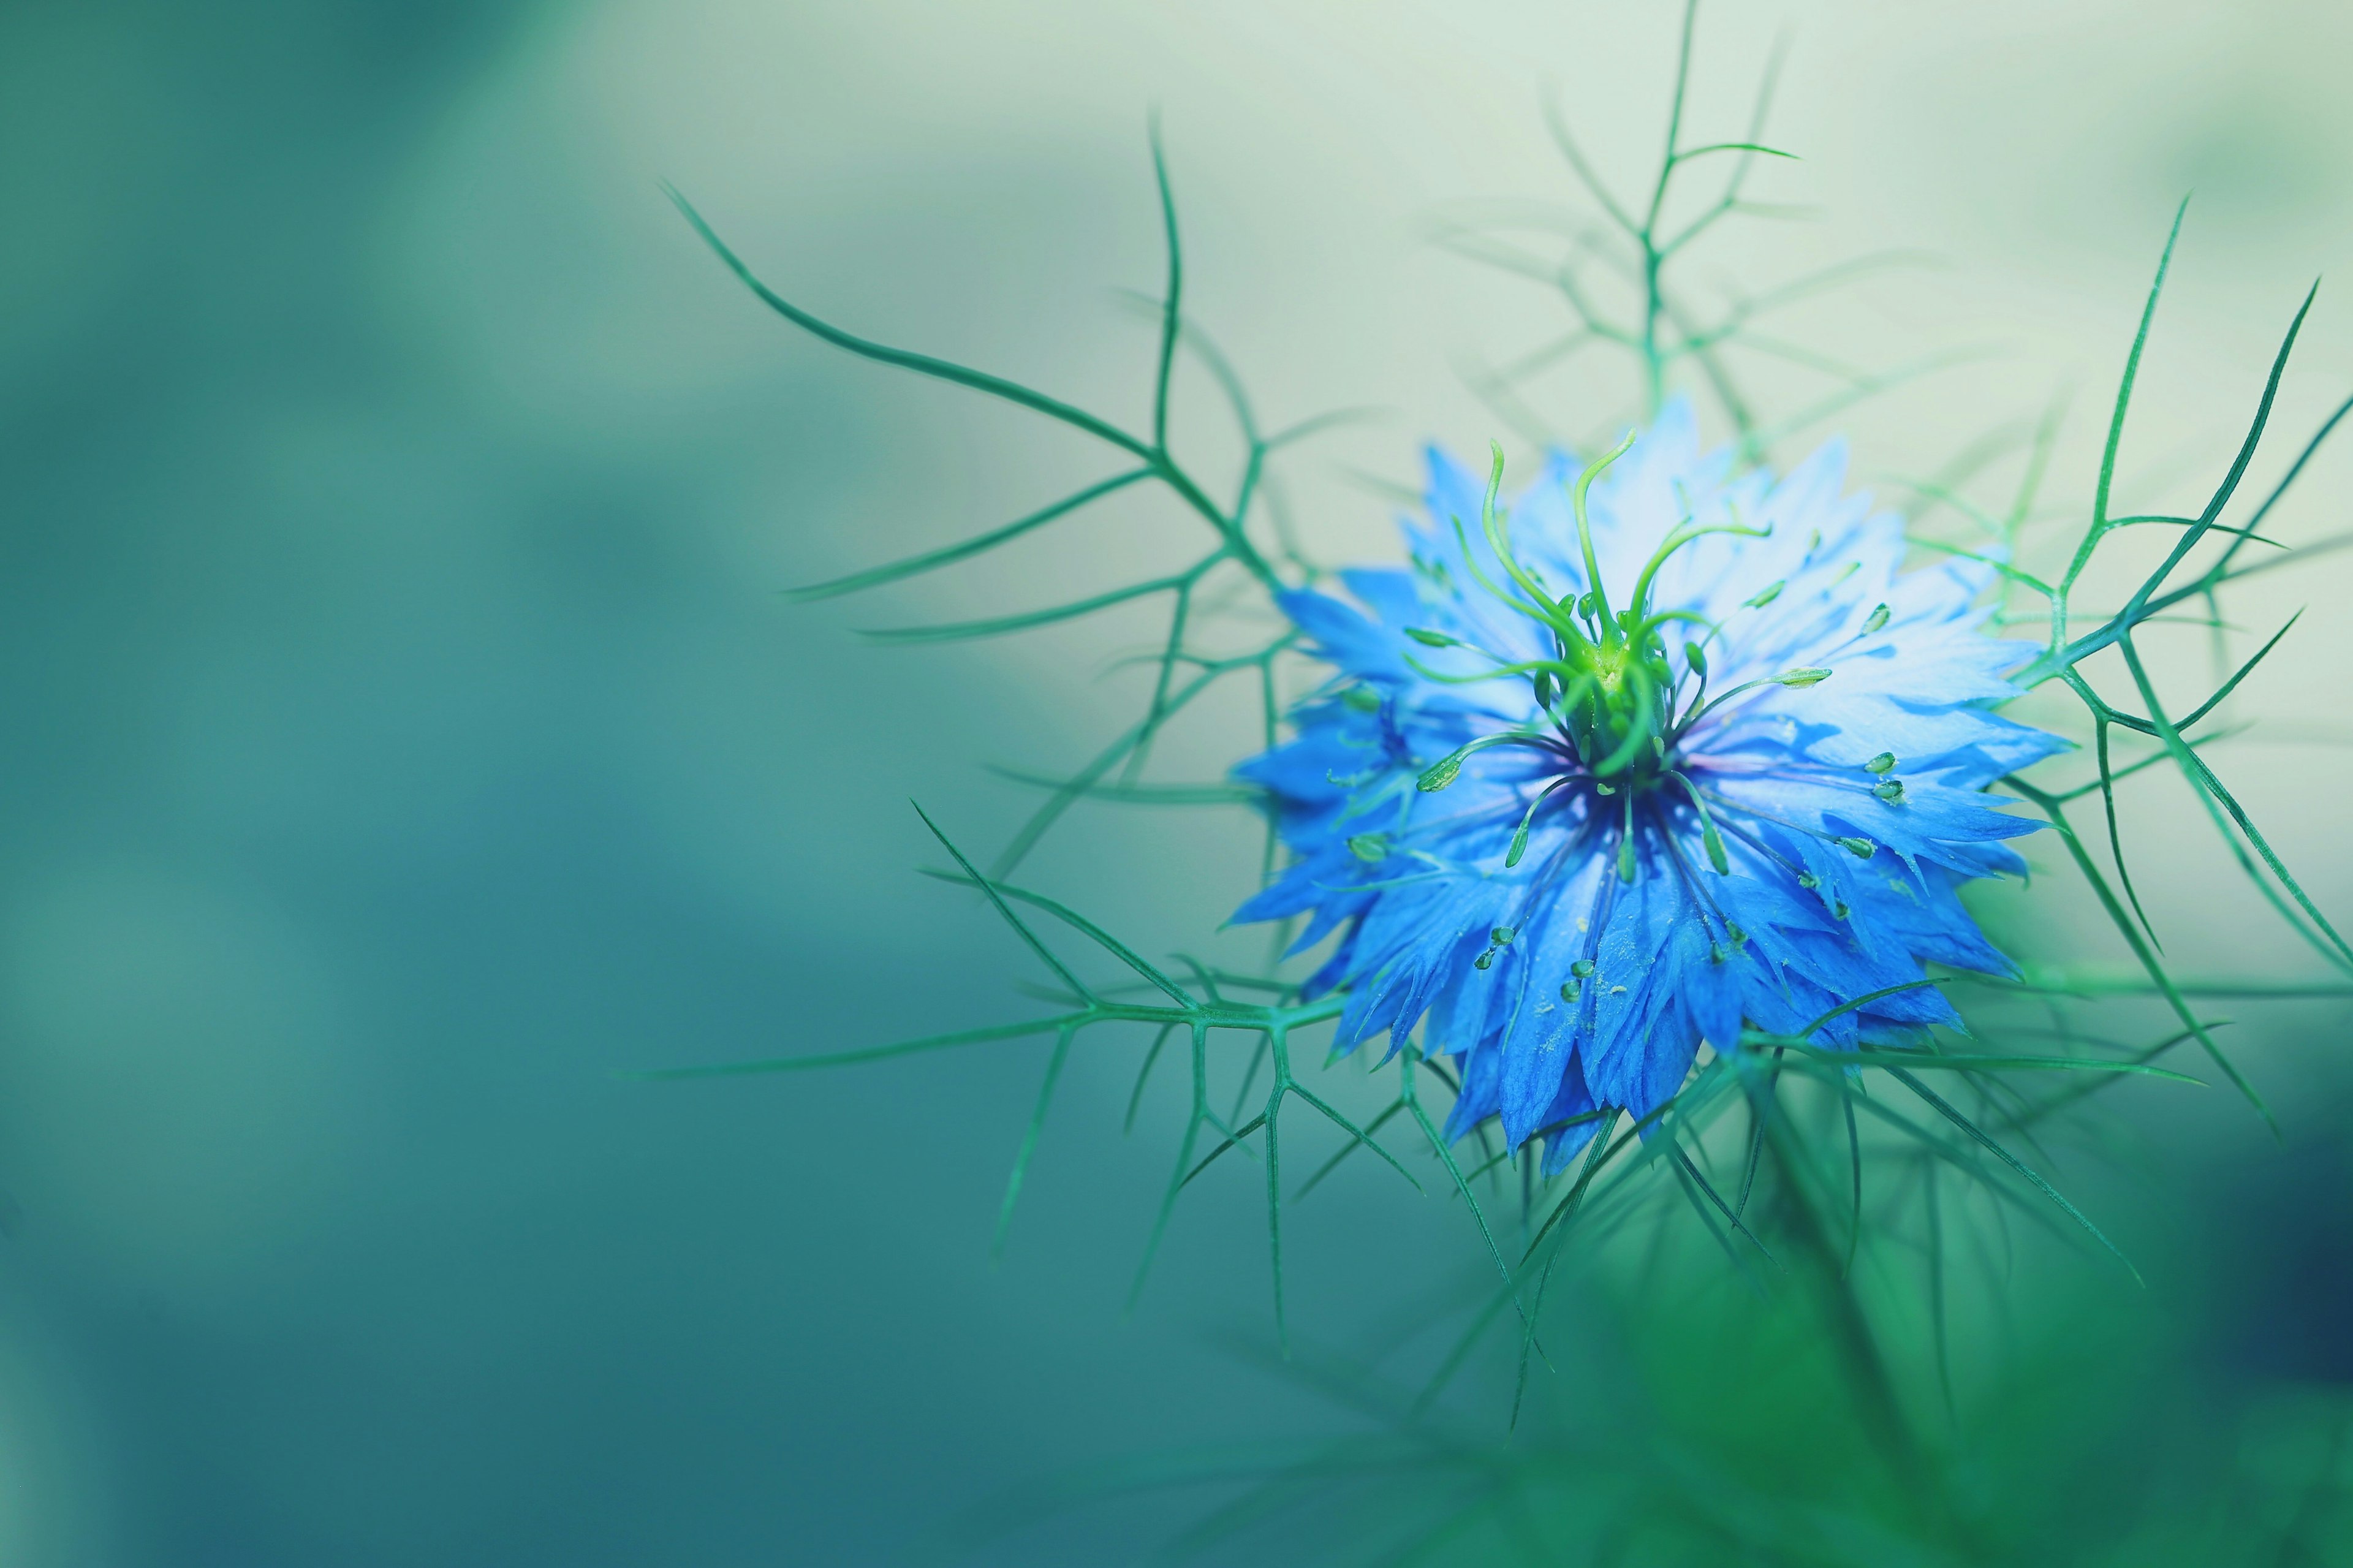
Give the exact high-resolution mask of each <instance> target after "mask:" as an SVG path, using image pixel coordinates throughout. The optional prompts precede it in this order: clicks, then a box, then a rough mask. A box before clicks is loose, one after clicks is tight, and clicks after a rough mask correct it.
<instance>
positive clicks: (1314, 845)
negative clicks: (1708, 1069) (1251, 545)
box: [1236, 405, 2064, 1170]
mask: <svg viewBox="0 0 2353 1568" xmlns="http://www.w3.org/2000/svg"><path fill="white" fill-rule="evenodd" d="M1628 439H1629V441H1630V442H1632V445H1631V447H1627V446H1624V445H1621V446H1620V448H1619V450H1618V452H1616V453H1612V454H1610V455H1609V457H1607V458H1601V459H1599V460H1598V461H1596V462H1594V463H1592V464H1590V465H1588V466H1587V467H1585V468H1582V469H1579V468H1577V467H1575V466H1574V465H1572V464H1570V463H1569V462H1568V461H1567V460H1566V459H1564V458H1557V457H1556V458H1554V459H1553V461H1552V462H1551V464H1550V465H1549V466H1548V468H1547V469H1546V472H1545V474H1544V475H1543V476H1542V478H1540V479H1538V480H1537V482H1536V483H1535V485H1534V486H1532V487H1531V488H1530V489H1528V490H1527V491H1525V493H1524V494H1522V495H1521V496H1520V497H1519V498H1518V499H1517V500H1514V501H1513V502H1512V503H1511V504H1510V506H1509V507H1508V509H1506V508H1505V507H1504V504H1503V503H1502V500H1501V498H1500V496H1499V488H1500V484H1501V479H1502V472H1503V461H1502V455H1501V453H1500V452H1498V453H1497V455H1496V459H1495V466H1494V469H1493V474H1492V475H1491V478H1490V482H1489V484H1488V485H1487V487H1486V488H1485V493H1484V494H1483V496H1482V493H1481V489H1480V487H1479V486H1478V484H1477V483H1476V481H1475V480H1474V479H1472V476H1470V475H1469V474H1467V473H1465V472H1464V471H1463V470H1462V469H1461V468H1459V467H1457V466H1455V465H1454V464H1453V463H1451V461H1449V460H1448V459H1447V458H1445V457H1443V456H1442V455H1440V454H1439V453H1437V452H1436V451H1434V450H1433V451H1432V452H1431V454H1430V493H1429V504H1430V514H1431V520H1432V522H1431V525H1430V526H1428V527H1419V526H1415V525H1413V524H1410V523H1409V524H1408V525H1407V529H1406V531H1407V536H1408V542H1409V546H1410V547H1411V550H1412V554H1413V563H1414V564H1413V568H1412V570H1410V571H1404V570H1394V569H1391V570H1364V571H1352V572H1346V573H1343V574H1341V581H1342V582H1343V583H1344V584H1345V586H1346V588H1347V591H1348V593H1349V594H1350V595H1352V596H1353V597H1354V598H1355V599H1356V601H1357V603H1358V604H1359V605H1362V606H1363V607H1364V610H1365V611H1368V612H1369V614H1365V613H1360V612H1359V611H1358V610H1357V609H1356V608H1352V607H1350V606H1349V605H1345V604H1344V603H1342V602H1340V601H1339V600H1337V599H1335V598H1332V597H1329V596H1327V595H1323V594H1319V593H1315V592H1313V591H1309V590H1300V591H1297V592H1293V593H1288V594H1286V595H1283V596H1282V604H1283V607H1284V609H1285V610H1286V611H1287V612H1288V613H1289V614H1290V615H1291V616H1292V617H1293V620H1294V621H1295V622H1296V623H1297V624H1298V626H1299V627H1300V629H1301V630H1302V631H1303V633H1304V634H1305V637H1306V639H1307V641H1308V643H1309V645H1310V646H1311V647H1312V648H1313V651H1314V652H1315V653H1316V654H1317V655H1318V656H1319V657H1321V658H1324V659H1327V660H1329V661H1330V662H1331V663H1332V664H1334V665H1335V666H1337V667H1338V674H1337V675H1336V676H1335V678H1334V679H1333V680H1332V681H1331V682H1330V683H1328V684H1327V685H1326V686H1325V687H1324V689H1323V690H1322V691H1321V692H1320V693H1319V694H1318V695H1317V696H1316V697H1314V698H1313V699H1311V700H1309V701H1307V702H1305V703H1304V704H1303V705H1302V706H1301V707H1300V708H1299V709H1298V710H1296V712H1295V713H1294V714H1293V719H1294V721H1295V724H1296V728H1297V738H1296V739H1295V740H1293V741H1292V742H1289V743H1288V744H1285V745H1282V746H1278V747H1275V748H1274V749H1272V750H1271V751H1268V752H1264V753H1262V754H1261V755H1260V756H1258V757H1255V758H1253V759H1251V760H1250V762H1248V763H1244V764H1242V766H1241V767H1240V769H1239V770H1238V771H1239V773H1240V776H1242V777H1243V778H1246V779H1248V780H1250V782H1252V783H1254V784H1258V785H1260V786H1261V787H1263V788H1264V789H1266V790H1267V791H1268V792H1270V794H1271V796H1272V797H1273V800H1274V803H1275V805H1276V809H1277V812H1278V814H1279V815H1278V820H1279V826H1280V828H1281V831H1282V837H1283V839H1284V841H1285V842H1286V843H1287V844H1288V845H1289V846H1290V847H1291V849H1292V850H1293V855H1294V858H1293V863H1292V865H1291V866H1290V868H1288V869H1287V870H1286V871H1285V872H1284V874H1283V875H1282V877H1281V878H1279V879H1277V880H1276V881H1275V882H1274V883H1273V884H1271V886H1269V887H1268V888H1267V889H1265V890H1264V891H1262V892H1261V893H1260V894H1259V895H1258V896H1257V897H1256V898H1254V899H1252V900H1250V901H1249V902H1248V903H1246V904H1244V905H1243V906H1242V908H1241V910H1240V911H1239V912H1238V913H1237V915H1236V919H1238V920H1242V921H1261V920H1272V919H1278V918H1282V917H1286V916H1297V915H1303V916H1306V917H1307V921H1306V925H1305V929H1304V931H1303V934H1302V935H1301V937H1300V939H1299V943H1298V949H1300V950H1303V949H1305V948H1307V947H1310V946H1313V945H1314V944H1315V943H1317V942H1322V941H1324V939H1325V938H1327V937H1330V936H1332V935H1333V933H1335V931H1336V932H1338V933H1339V937H1338V942H1337V945H1336V947H1335V951H1334V952H1333V953H1332V956H1331V958H1330V960H1329V962H1328V963H1325V964H1324V966H1323V967H1322V968H1321V970H1319V971H1318V973H1316V975H1315V976H1314V979H1313V980H1312V981H1311V982H1310V986H1311V992H1312V993H1314V994H1320V993H1323V992H1325V991H1329V990H1331V989H1333V988H1335V987H1342V988H1345V991H1346V994H1347V1004H1346V1008H1345V1012H1344V1013H1343V1015H1342V1016H1341V1020H1340V1025H1339V1030H1340V1033H1339V1037H1338V1044H1339V1045H1340V1047H1342V1048H1344V1049H1345V1048H1353V1047H1356V1046H1357V1045H1359V1044H1361V1043H1362V1042H1363V1041H1365V1040H1367V1039H1370V1038H1372V1037H1376V1036H1377V1035H1380V1034H1382V1033H1384V1032H1386V1033H1388V1035H1389V1037H1390V1039H1391V1042H1392V1044H1391V1048H1392V1049H1395V1048H1396V1047H1397V1045H1398V1044H1401V1043H1402V1042H1403V1041H1404V1040H1405V1038H1406V1037H1407V1035H1408V1033H1409V1031H1410V1030H1411V1029H1412V1028H1413V1027H1414V1026H1416V1025H1417V1024H1419V1023H1420V1022H1421V1021H1422V1020H1423V1019H1424V1018H1425V1016H1426V1017H1427V1019H1428V1027H1427V1029H1426V1032H1425V1037H1424V1038H1425V1042H1426V1046H1425V1048H1426V1049H1427V1050H1428V1051H1429V1052H1430V1053H1431V1054H1436V1053H1439V1052H1445V1053H1448V1054H1451V1056H1453V1057H1454V1058H1456V1062H1457V1065H1458V1067H1459V1068H1460V1071H1461V1079H1462V1092H1461V1098H1460V1099H1459V1100H1458V1101H1457V1103H1456V1105H1455V1108H1454V1112H1453V1116H1452V1118H1451V1122H1450V1125H1449V1130H1448V1131H1449V1132H1450V1134H1451V1135H1453V1136H1460V1135H1461V1133H1463V1132H1465V1131H1468V1130H1469V1129H1470V1128H1471V1127H1472V1126H1473V1125H1474V1124H1476V1123H1477V1122H1478V1121H1481V1120H1483V1119H1484V1118H1486V1117H1488V1116H1492V1115H1497V1114H1500V1116H1501V1118H1502V1121H1503V1126H1504V1133H1505V1136H1506V1138H1507V1139H1508V1140H1509V1142H1511V1143H1512V1144H1513V1145H1514V1146H1515V1147H1516V1146H1517V1145H1519V1144H1521V1143H1523V1142H1526V1141H1527V1140H1529V1139H1531V1138H1534V1137H1537V1136H1543V1137H1545V1138H1546V1140H1547V1147H1546V1165H1547V1168H1548V1169H1552V1170H1557V1169H1558V1168H1559V1166H1560V1164H1561V1163H1563V1162H1564V1161H1566V1159H1567V1157H1568V1155H1569V1154H1570V1153H1572V1152H1575V1150H1576V1149H1577V1148H1578V1147H1579V1146H1581V1145H1582V1144H1583V1143H1584V1142H1585V1141H1586V1140H1587V1139H1588V1137H1589V1136H1590V1135H1591V1133H1592V1131H1593V1129H1594V1127H1595V1126H1596V1125H1598V1124H1599V1118H1596V1117H1594V1116H1593V1115H1591V1114H1590V1113H1591V1112H1594V1111H1595V1110H1598V1109H1600V1108H1611V1109H1616V1110H1628V1111H1630V1112H1632V1113H1633V1114H1634V1115H1636V1116H1638V1117H1640V1116H1645V1115H1648V1114H1649V1113H1650V1112H1651V1110H1654V1109H1655V1108H1656V1107H1658V1106H1659V1105H1661V1104H1662V1103H1663V1102H1664V1101H1665V1100H1668V1099H1669V1098H1670V1097H1672V1095H1673V1094H1674V1093H1675V1091H1676V1090H1677V1089H1679V1088H1681V1087H1682V1084H1683V1079H1684V1077H1685V1075H1686V1074H1687V1073H1688V1071H1689V1070H1690V1068H1691V1064H1692V1062H1693V1059H1694V1056H1695V1055H1696V1053H1697V1051H1698V1048H1699V1045H1700V1042H1701V1041H1702V1040H1706V1041H1708V1042H1710V1043H1711V1044H1712V1045H1714V1046H1715V1047H1716V1048H1718V1049H1719V1050H1725V1051H1730V1050H1732V1049H1735V1048H1736V1047H1737V1044H1738V1040H1739V1037H1740V1032H1741V1029H1742V1026H1743V1025H1744V1023H1746V1025H1747V1026H1750V1027H1752V1028H1755V1029H1757V1030H1761V1031H1764V1032H1766V1033H1768V1034H1774V1035H1781V1036H1794V1035H1799V1034H1802V1033H1806V1032H1807V1031H1808V1030H1809V1029H1810V1027H1811V1028H1812V1037H1813V1038H1815V1039H1817V1040H1819V1041H1821V1042H1823V1043H1826V1044H1830V1045H1833V1046H1840V1047H1852V1046H1853V1045H1854V1044H1855V1043H1856V1042H1857V1041H1859V1040H1862V1039H1870V1040H1883V1039H1890V1038H1896V1039H1903V1038H1915V1037H1918V1036H1919V1034H1920V1033H1921V1032H1922V1031H1923V1030H1924V1029H1925V1027H1926V1026H1928V1025H1931V1024H1951V1025H1957V1023H1958V1022H1959V1020H1958V1017H1957V1015H1955V1014H1954V1012H1953V1011H1952V1009H1951V1007H1950V1005H1948V1004H1947V1002H1946V1001H1945V999H1944V997H1943V996H1942V994H1939V993H1938V992H1937V991H1936V990H1935V989H1934V988H1933V987H1929V986H1925V985H1921V984H1917V983H1918V982H1920V981H1921V980H1922V979H1923V977H1924V973H1925V972H1924V969H1923V964H1924V962H1927V961H1933V962H1935V963H1942V964H1948V965H1953V966H1956V967H1958V968H1962V969H1970V970H1978V971H1983V972H1989V973H2011V969H2010V963H2008V961H2007V960H2005V959H2004V958H2003V957H2002V956H2001V954H2000V953H1999V952H1995V951H1994V949H1993V948H1992V947H1991V946H1990V945H1989V944H1988V943H1987V942H1986V940H1985V938H1984V937H1983V936H1982V935H1981V934H1979V932H1978V928H1977V925H1976V923H1975V922H1974V921H1972V920H1971V919H1970V917H1969V915H1968V911H1967V910H1964V909H1963V908H1962V907H1961V903H1960V900H1959V899H1958V897H1957V889H1958V888H1959V886H1960V884H1961V883H1962V882H1963V881H1965V880H1967V879H1970V878H1974V877H1984V876H1990V875H1993V874H1996V873H1998V872H2002V871H2018V870H2022V869H2023V864H2022V862H2021V861H2020V860H2019V858H2018V857H2017V855H2016V854H2015V853H2014V852H2013V851H2011V850H2010V848H2009V847H2006V846H2005V845H2003V844H2002V843H2001V840H2003V839H2007V838H2012V837H2017V836H2018V835H2020V834H2022V833H2027V832H2031V830H2032V829H2033V828H2034V827H2036V826H2039V824H2037V823H2035V822H2033V821H2031V820H2029V819H2024V818H2020V817H2016V816H2010V815H2009V814H2007V813H2006V812H2004V811H2002V810H2000V809H1999V807H2000V805H2001V802H2000V800H1998V799H1997V798H1994V797H1989V796H1988V795H1986V794H1985V793H1984V791H1985V787H1986V786H1987V785H1988V784H1990V783H1992V782H1993V781H1994V780H1995V779H1997V778H1999V777H2000V776H2001V775H2002V774H2004V773H2009V772H2010V771H2012V770H2014V769H2017V768H2020V767H2023V766H2025V765H2026V764H2028V763H2032V762H2034V761H2036V760H2038V759H2040V758H2042V757H2043V756H2046V755H2048V754H2050V753H2051V752H2053V751H2055V750H2057V749H2059V748H2060V747H2061V746H2062V745H2063V744H2064V742H2061V741H2059V740H2057V739H2056V738H2055V737H2052V736H2051V735H2048V734H2045V733H2044V732H2042V731H2039V730H2033V729H2030V728H2028V727H2026V726H2024V725H2022V724H2019V723H2016V722H2013V721H2010V720H2008V719H2004V718H2002V717H2000V715H1998V714H1996V713H1994V712H1992V711H1990V710H1989V708H1988V706H1987V705H1988V704H1989V703H1994V702H1999V701H2000V700H2003V699H2006V698H2009V697H2011V696H2014V695H2015V694H2016V691H2015V689H2014V688H2013V687H2012V686H2011V685H2010V682H2009V681H2007V680H2006V679H2003V677H2004V675H2005V673H2006V672H2007V671H2009V670H2010V669H2013V668H2016V667H2017V666H2018V665H2019V664H2020V663H2021V662H2022V661H2023V660H2024V658H2026V657H2027V656H2028V655H2029V654H2030V653H2031V648H2029V647H2028V646H2027V645H2025V644H2023V643H2021V642H2017V641H2006V640H2002V639H2000V638H1996V637H1989V636H1987V635H1985V634H1984V632H1983V631H1982V630H1981V629H1980V627H1981V624H1982V622H1983V621H1984V618H1985V613H1984V612H1983V611H1982V610H1980V609H1979V608H1978V607H1977V605H1978V599H1979V597H1980V595H1981V591H1982V590H1983V588H1984V587H1985V586H1986V584H1987V580H1988V576H1989V574H1988V572H1987V570H1986V568H1984V567H1982V566H1978V565H1974V564H1970V563H1958V562H1954V563H1945V564H1940V565H1936V566H1930V567H1924V568H1921V569H1918V570H1915V571H1911V572H1900V571H1899V566H1900V565H1901V563H1902V561H1903V558H1904V555H1905V539H1904V533H1903V527H1902V523H1901V521H1900V520H1899V519H1897V518H1895V517H1894V516H1892V515H1890V514H1887V513H1884V512H1877V513H1874V512H1873V511H1872V510H1871V508H1870V504H1869V501H1868V500H1867V498H1863V497H1860V496H1848V495H1845V494H1843V493H1842V492H1841V481H1842V479H1843V478H1844V468H1845V462H1844V457H1843V454H1842V452H1841V449H1840V448H1839V447H1836V446H1835V445H1833V446H1831V447H1825V448H1824V449H1823V450H1821V451H1820V452H1818V453H1817V454H1816V455H1815V456H1814V457H1813V458H1810V459H1809V460H1808V461H1806V462H1805V463H1803V464H1801V465H1799V467H1798V468H1796V469H1795V470H1794V471H1792V472H1791V473H1789V474H1788V476H1787V477H1786V478H1778V479H1777V478H1776V477H1775V476H1774V475H1773V474H1771V473H1770V472H1767V471H1764V470H1762V469H1749V470H1747V471H1745V472H1736V470H1735V468H1734V464H1733V462H1732V460H1731V458H1730V456H1729V455H1728V454H1726V453H1722V452H1718V453H1715V454H1713V455H1704V454H1703V453H1702V452H1701V450H1700V448H1699V446H1698V442H1697V438H1696V435H1695V432H1694V426H1693V422H1692V419H1691V416H1690V414H1689V412H1688V410H1687V409H1684V408H1683V407H1681V406H1680V405H1678V406H1672V407H1670V408H1669V409H1668V410H1667V411H1666V413H1665V414H1664V415H1662V417H1661V418H1660V420H1659V422H1658V423H1657V425H1656V426H1655V427H1654V428H1652V429H1651V431H1650V432H1649V433H1648V434H1647V435H1645V436H1643V437H1641V439H1640V440H1634V438H1633V437H1629V438H1628ZM1904 987H1908V988H1904ZM1899 988H1902V989H1899ZM1865 998H1868V1000H1865ZM1841 1009H1845V1010H1844V1011H1841ZM1833 1014H1835V1015H1836V1016H1830V1015H1833ZM1826 1017H1827V1022H1819V1023H1818V1021H1820V1020H1824V1019H1825V1018H1826ZM1817 1025H1818V1026H1817Z"/></svg>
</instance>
